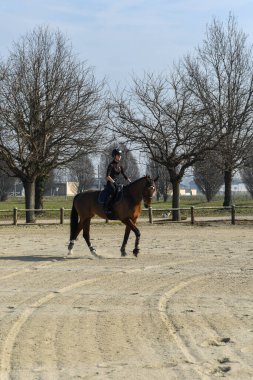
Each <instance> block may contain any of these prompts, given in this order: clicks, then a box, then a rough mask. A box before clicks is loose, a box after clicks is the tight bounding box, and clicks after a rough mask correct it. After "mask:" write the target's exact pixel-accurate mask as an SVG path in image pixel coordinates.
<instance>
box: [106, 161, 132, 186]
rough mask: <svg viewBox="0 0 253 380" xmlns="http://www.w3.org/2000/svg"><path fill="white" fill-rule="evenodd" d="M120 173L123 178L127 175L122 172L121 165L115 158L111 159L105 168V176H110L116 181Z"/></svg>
mask: <svg viewBox="0 0 253 380" xmlns="http://www.w3.org/2000/svg"><path fill="white" fill-rule="evenodd" d="M120 174H122V175H123V177H124V178H125V179H127V176H126V174H125V172H124V169H123V167H122V166H121V165H120V163H119V162H118V161H116V160H113V161H112V162H110V164H109V165H108V168H107V172H106V177H108V176H110V177H111V178H112V179H113V180H114V181H116V182H117V179H118V178H117V177H118V176H119V175H120Z"/></svg>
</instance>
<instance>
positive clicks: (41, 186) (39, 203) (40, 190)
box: [35, 176, 46, 210]
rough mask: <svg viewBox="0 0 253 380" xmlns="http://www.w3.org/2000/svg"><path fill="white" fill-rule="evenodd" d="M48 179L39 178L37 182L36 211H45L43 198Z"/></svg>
mask: <svg viewBox="0 0 253 380" xmlns="http://www.w3.org/2000/svg"><path fill="white" fill-rule="evenodd" d="M45 183H46V177H45V176H39V177H37V178H36V181H35V208H36V210H40V209H43V196H44V192H45Z"/></svg>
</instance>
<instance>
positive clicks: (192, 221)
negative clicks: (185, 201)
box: [191, 206, 195, 224]
mask: <svg viewBox="0 0 253 380" xmlns="http://www.w3.org/2000/svg"><path fill="white" fill-rule="evenodd" d="M194 222H195V220H194V206H191V224H194Z"/></svg>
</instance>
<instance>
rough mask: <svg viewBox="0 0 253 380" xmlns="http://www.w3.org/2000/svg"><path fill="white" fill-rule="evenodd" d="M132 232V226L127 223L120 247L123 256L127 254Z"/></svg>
mask: <svg viewBox="0 0 253 380" xmlns="http://www.w3.org/2000/svg"><path fill="white" fill-rule="evenodd" d="M130 232H131V228H130V227H129V226H128V225H126V228H125V235H124V239H123V242H122V246H121V248H120V252H121V256H122V257H123V256H126V245H127V242H128V238H129V234H130Z"/></svg>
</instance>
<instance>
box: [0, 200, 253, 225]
mask: <svg viewBox="0 0 253 380" xmlns="http://www.w3.org/2000/svg"><path fill="white" fill-rule="evenodd" d="M240 209H249V210H250V211H251V210H252V213H251V212H250V215H249V217H250V218H251V219H252V220H253V205H252V206H236V205H232V206H229V207H222V206H220V207H208V206H207V207H196V206H190V207H180V208H152V207H150V208H149V209H143V210H142V211H143V213H144V214H145V213H147V218H148V221H149V223H151V224H152V223H155V222H157V221H166V220H171V219H170V215H171V213H172V212H173V211H180V214H181V213H183V212H186V213H187V214H189V216H190V222H191V224H192V225H193V224H195V223H196V221H197V220H196V218H197V214H198V212H199V211H202V212H203V211H204V214H205V215H204V217H205V219H208V216H206V215H207V214H208V211H209V210H211V211H221V212H222V213H223V215H222V216H220V215H219V220H227V219H229V220H230V221H231V224H236V221H238V220H240V219H239V218H238V213H237V211H239V210H240ZM27 211H32V212H35V215H36V221H34V223H32V224H41V223H44V224H46V223H47V224H49V223H53V224H64V223H65V222H66V218H69V215H70V211H71V209H65V208H63V207H61V208H60V209H53V208H51V209H42V210H38V209H36V210H35V209H19V208H14V209H12V210H0V224H3V223H4V224H8V223H9V224H13V225H15V226H16V225H18V224H22V223H25V214H26V212H27ZM224 212H225V213H228V214H227V215H225V216H226V219H225V218H224ZM157 215H160V218H158V216H157ZM161 216H162V219H161ZM202 218H203V216H202ZM212 218H213V219H215V218H216V219H217V215H216V216H212ZM183 219H187V218H183V217H182V220H183ZM200 219H201V218H199V220H200ZM209 220H210V213H209ZM30 224H31V223H30Z"/></svg>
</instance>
